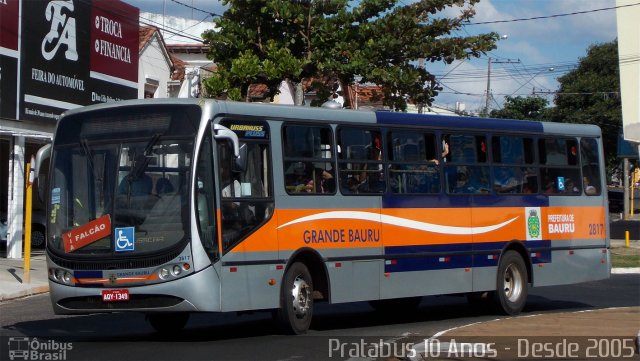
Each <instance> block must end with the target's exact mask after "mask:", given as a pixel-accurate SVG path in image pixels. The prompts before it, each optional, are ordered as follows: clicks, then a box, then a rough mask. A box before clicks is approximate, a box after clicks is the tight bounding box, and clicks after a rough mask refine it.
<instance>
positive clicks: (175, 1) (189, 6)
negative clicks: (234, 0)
mask: <svg viewBox="0 0 640 361" xmlns="http://www.w3.org/2000/svg"><path fill="white" fill-rule="evenodd" d="M171 1H173V2H174V3H176V4H179V5H182V6H184V7H187V8H189V9H191V10H196V11H200V12H202V13H205V14H209V15H211V16H214V17H215V16H217V17H222V15H220V14H216V13H212V12H210V11H206V10H202V9H199V8H197V7H195V6H191V5H187V4H184V3H181V2H180V1H178V0H171Z"/></svg>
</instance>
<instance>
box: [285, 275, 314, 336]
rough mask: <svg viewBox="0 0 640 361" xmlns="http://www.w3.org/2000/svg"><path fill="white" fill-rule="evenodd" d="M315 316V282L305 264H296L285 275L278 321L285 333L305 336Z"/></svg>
mask: <svg viewBox="0 0 640 361" xmlns="http://www.w3.org/2000/svg"><path fill="white" fill-rule="evenodd" d="M312 316H313V281H312V279H311V273H309V269H308V268H307V266H305V265H304V264H303V263H300V262H295V263H293V264H292V265H291V267H289V269H288V270H287V272H286V273H285V275H284V281H283V284H282V289H281V294H280V308H279V309H278V310H277V312H276V320H277V321H278V323H279V324H280V326H281V327H282V329H283V331H284V332H286V333H289V334H295V335H299V334H303V333H305V332H307V330H308V329H309V326H310V325H311V318H312Z"/></svg>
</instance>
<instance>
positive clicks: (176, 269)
mask: <svg viewBox="0 0 640 361" xmlns="http://www.w3.org/2000/svg"><path fill="white" fill-rule="evenodd" d="M181 272H182V268H181V267H180V265H174V266H173V269H172V273H173V275H174V276H178V275H180V273H181Z"/></svg>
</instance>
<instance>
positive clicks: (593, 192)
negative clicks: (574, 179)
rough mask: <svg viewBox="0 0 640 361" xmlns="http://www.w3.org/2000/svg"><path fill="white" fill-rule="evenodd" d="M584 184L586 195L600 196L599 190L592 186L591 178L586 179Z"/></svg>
mask: <svg viewBox="0 0 640 361" xmlns="http://www.w3.org/2000/svg"><path fill="white" fill-rule="evenodd" d="M582 181H583V183H584V193H585V194H586V195H588V196H595V195H597V194H598V189H597V188H596V187H594V186H593V185H591V181H589V177H584V179H583V180H582Z"/></svg>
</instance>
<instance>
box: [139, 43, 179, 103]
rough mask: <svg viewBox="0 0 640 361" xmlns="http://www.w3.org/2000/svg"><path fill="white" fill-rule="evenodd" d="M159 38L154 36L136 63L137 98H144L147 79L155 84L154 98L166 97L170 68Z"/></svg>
mask: <svg viewBox="0 0 640 361" xmlns="http://www.w3.org/2000/svg"><path fill="white" fill-rule="evenodd" d="M158 39H159V37H158V36H157V35H156V34H154V36H153V37H152V38H151V40H150V41H149V43H148V44H147V45H146V47H145V48H144V49H143V50H142V53H140V61H139V63H138V98H139V99H142V98H144V88H145V83H147V82H148V79H153V81H154V83H155V82H157V86H158V88H157V90H156V92H155V94H154V96H153V97H154V98H166V97H167V82H168V81H169V80H170V79H171V68H170V63H169V60H168V59H167V57H166V55H165V53H164V50H163V49H162V46H163V44H162V43H161V42H160V41H159V40H158Z"/></svg>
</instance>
